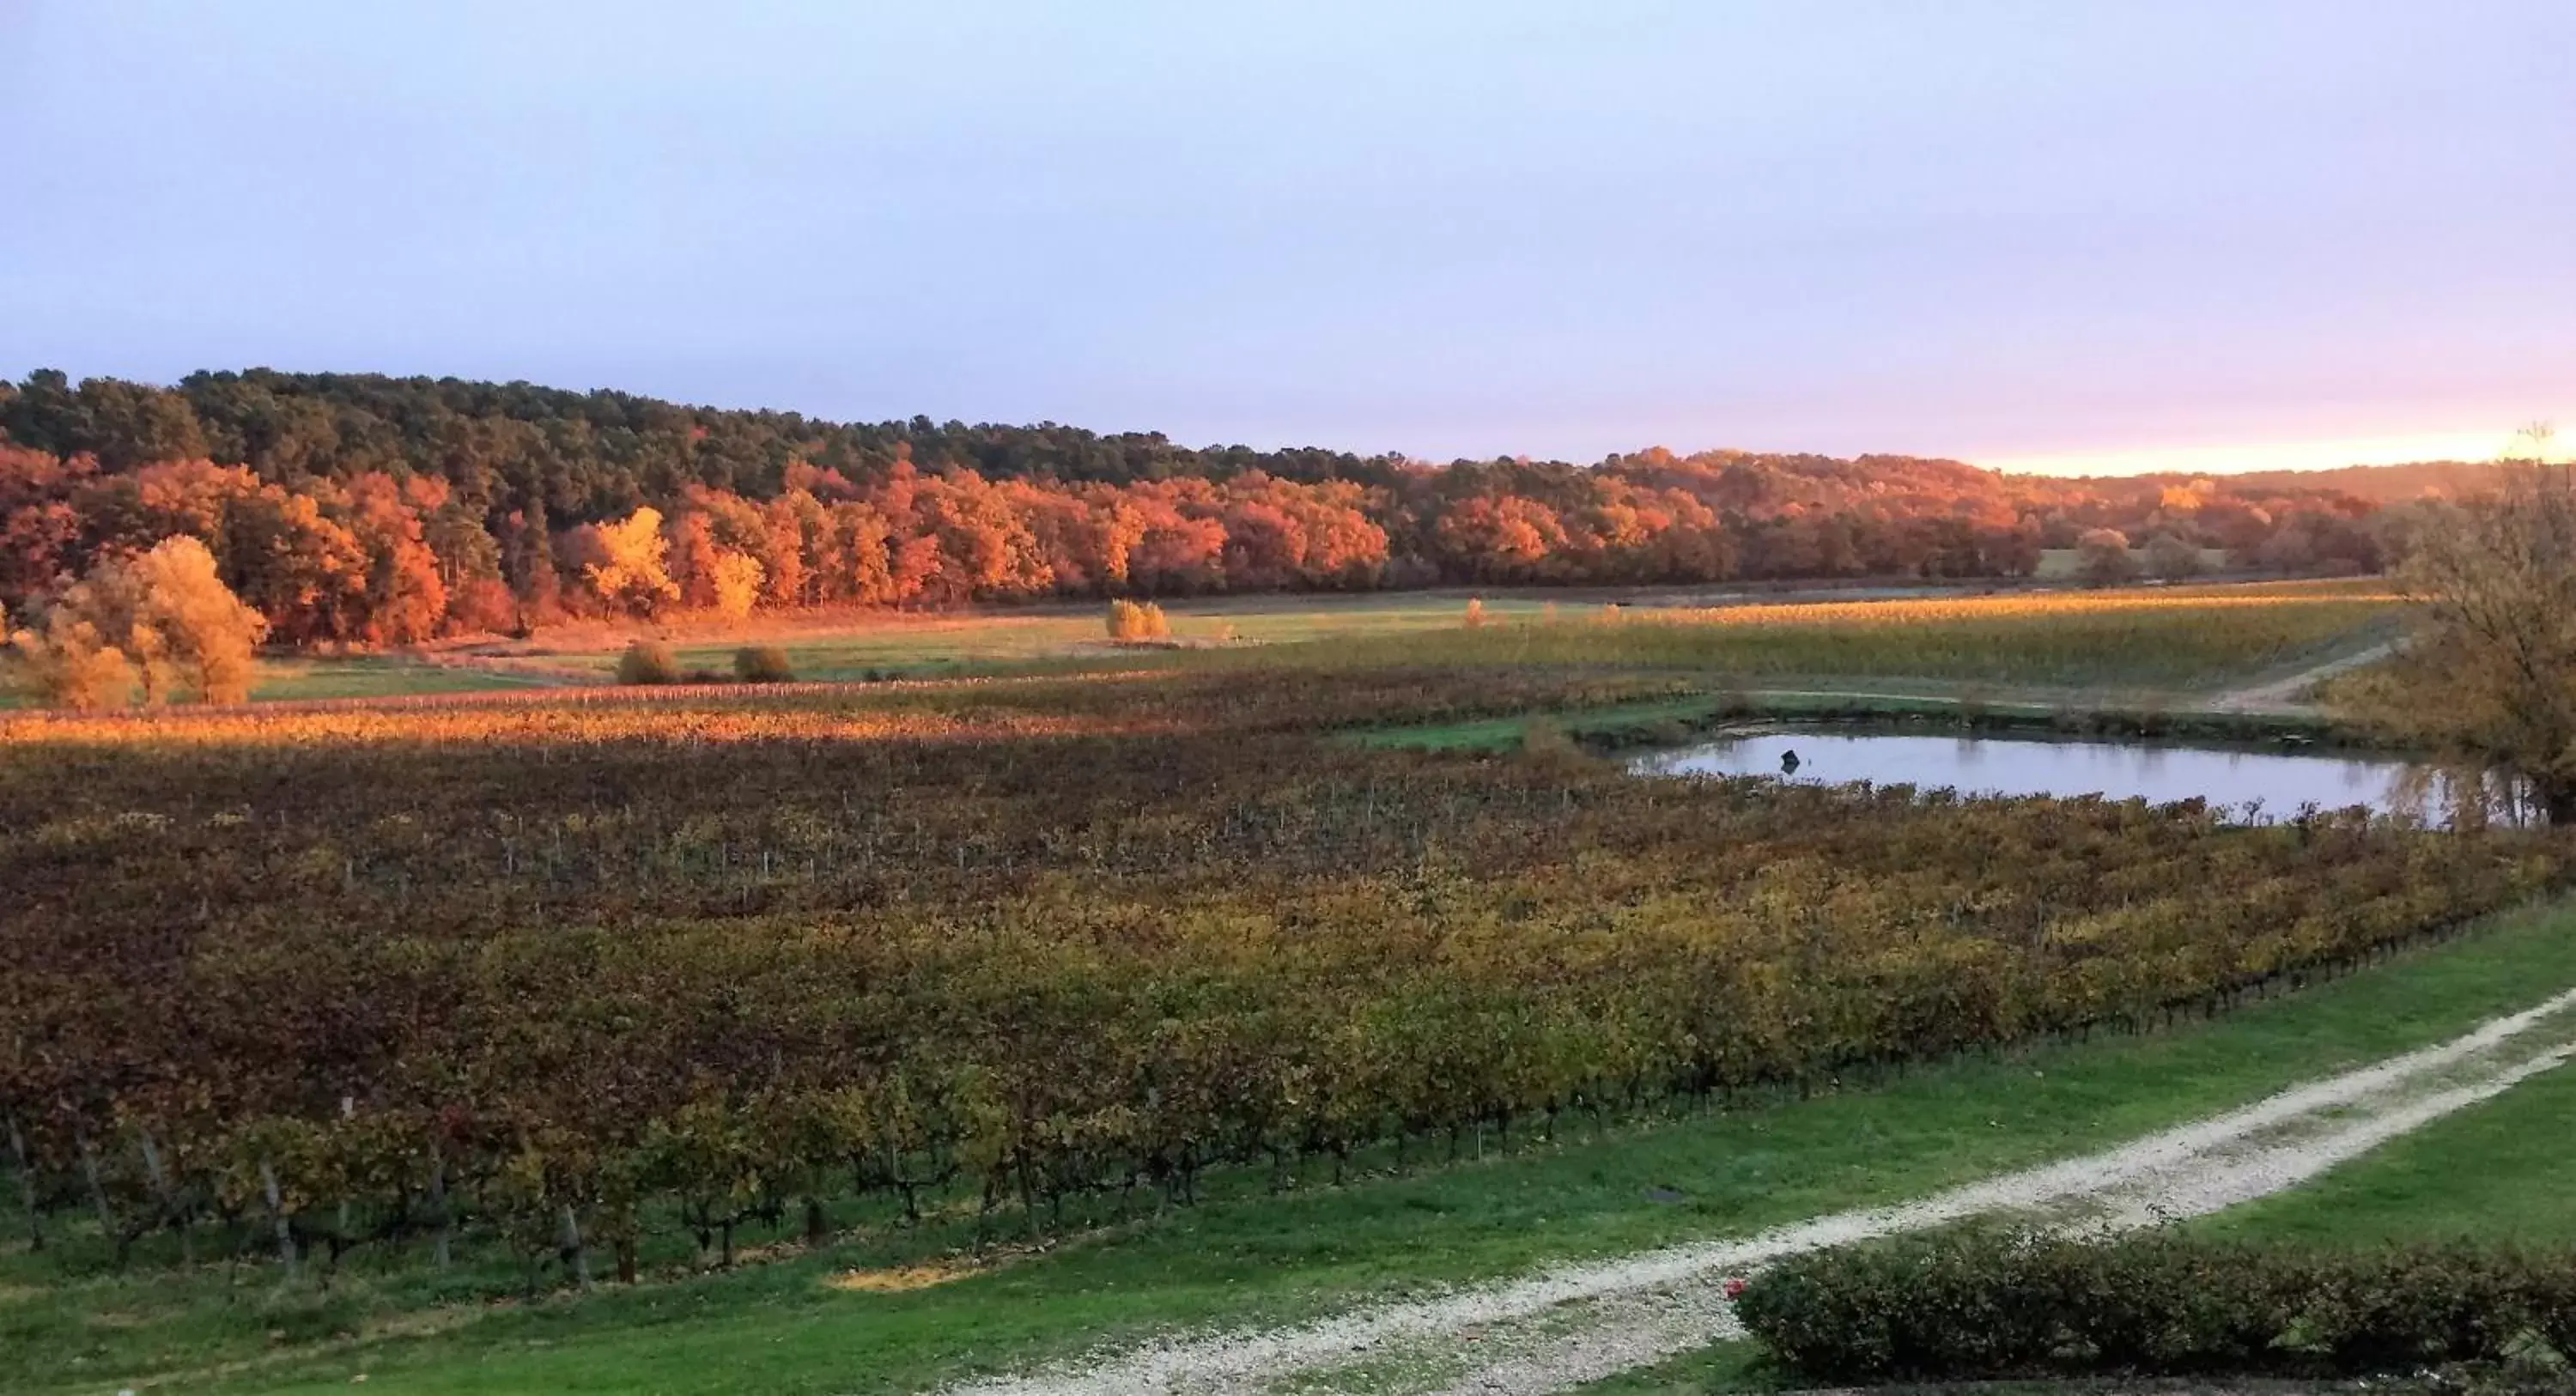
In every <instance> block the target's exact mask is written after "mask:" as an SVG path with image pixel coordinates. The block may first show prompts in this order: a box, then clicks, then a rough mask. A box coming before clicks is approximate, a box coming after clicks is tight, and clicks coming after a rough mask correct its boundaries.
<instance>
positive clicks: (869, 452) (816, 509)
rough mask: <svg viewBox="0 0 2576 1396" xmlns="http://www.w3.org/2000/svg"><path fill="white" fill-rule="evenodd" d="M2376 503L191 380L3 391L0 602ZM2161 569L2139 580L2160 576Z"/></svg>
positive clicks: (1933, 559) (471, 616)
mask: <svg viewBox="0 0 2576 1396" xmlns="http://www.w3.org/2000/svg"><path fill="white" fill-rule="evenodd" d="M2402 514H2403V511H2402V510H2396V511H2391V510H2383V509H2382V508H2381V507H2380V506H2378V505H2376V504H2373V503H2371V502H2369V501H2367V500H2364V499H2362V498H2359V497H2356V496H2355V495H2354V494H2350V493H2345V492H2343V491H2340V490H2330V489H2322V488H2316V487H2312V486H2307V485H2303V484H2301V483H2299V482H2298V481H2297V480H2296V479H2295V478H2294V477H2293V478H2287V479H2285V478H2282V477H2268V478H2266V479H2265V480H2263V481H2262V482H2260V483H2252V484H2249V483H2240V482H2235V481H2230V480H2224V479H2221V480H2194V479H2181V478H2173V477H2166V478H2156V479H2142V480H2063V479H2054V478H2045V477H2029V476H2007V475H2002V474H1998V473H1996V472H1992V471H1987V470H1980V469H1977V468H1974V467H1971V466H1967V465H1963V464H1961V463H1959V462H1956V461H1946V460H1927V459H1918V458H1913V457H1901V456H1864V457H1860V458H1858V459H1853V460H1838V459H1833V458H1830V457H1824V456H1811V455H1757V454H1751V453H1745V452H1737V451H1717V452H1707V453H1703V454H1699V455H1693V456H1677V455H1674V454H1673V453H1671V452H1669V451H1665V450H1662V449H1660V448H1658V449H1655V450H1650V451H1645V452H1642V453H1638V454H1635V455H1626V456H1615V457H1612V458H1610V459H1608V460H1605V461H1603V462H1600V463H1599V464H1597V465H1592V466H1575V465H1570V464H1566V463H1562V462H1532V461H1527V460H1492V461H1458V462H1453V463H1451V464H1448V465H1432V464H1428V463H1424V462H1420V461H1414V460H1408V459H1405V458H1402V457H1397V456H1358V455H1352V454H1349V453H1345V452H1332V451H1320V450H1284V451H1254V450H1250V449H1247V448H1244V447H1239V446H1237V447H1215V448H1207V449H1191V448H1187V447H1181V446H1177V445H1174V444H1173V443H1171V442H1170V441H1168V440H1166V439H1165V438H1164V437H1162V436H1161V435H1159V434H1121V435H1101V434H1098V433H1094V432H1089V431H1083V430H1079V429H1076V428H1072V427H1064V426H1057V425H1054V424H1040V425H1038V426H1034V427H1007V426H990V425H978V426H969V425H966V424H964V423H959V422H949V423H933V422H931V421H929V420H928V419H926V418H918V417H916V418H914V419H913V420H911V421H909V422H888V423H876V424H843V423H833V422H823V421H817V420H813V419H809V418H806V417H802V416H799V415H797V414H794V413H780V412H748V411H724V410H717V409H712V408H703V407H687V406H681V405H678V404H673V403H667V402H660V401H656V400H653V399H650V398H640V397H635V396H631V395H628V394H624V393H614V392H594V393H586V394H584V393H571V392H563V391H558V390H553V389H546V388H538V387H534V386H530V385H527V384H507V385H502V384H489V383H469V382H460V381H456V380H431V379H421V378H413V379H395V378H385V377H378V376H371V375H333V374H285V373H276V372H270V371H267V370H256V371H252V372H248V373H201V374H197V375H194V376H191V377H189V378H188V379H186V380H184V381H183V382H181V383H180V384H179V385H178V386H177V387H174V388H164V387H157V386H152V385H146V384H137V383H128V382H122V381H119V380H114V379H98V378H93V379H88V380H85V381H83V382H81V383H79V384H77V385H74V384H72V383H71V382H70V381H69V380H67V379H66V378H65V377H64V375H62V374H60V373H58V372H52V371H41V372H37V373H34V374H31V375H30V376H29V377H28V378H27V379H26V380H25V381H23V382H20V383H15V384H11V383H6V382H0V605H6V606H8V607H10V608H11V609H12V610H13V611H15V612H20V613H23V612H24V611H25V610H27V609H29V608H31V607H33V606H36V605H38V604H39V603H41V602H42V601H44V600H45V599H46V598H48V597H50V596H52V595H53V594H55V593H56V592H58V591H59V590H60V589H62V588H63V587H65V586H67V585H68V584H69V583H70V582H71V580H72V579H74V578H77V577H79V576H82V575H84V574H85V573H87V572H88V571H89V570H90V569H91V568H92V567H94V566H95V565H97V564H98V563H99V562H100V561H102V560H109V559H113V558H115V557H118V556H122V555H127V554H133V553H139V552H142V551H144V550H147V549H149V548H151V547H153V546H154V545H156V544H158V543H160V542H162V541H163V540H164V539H167V538H169V537H172V536H182V535H184V536H188V537H194V538H197V539H199V540H201V541H203V542H204V543H205V544H206V546H207V547H208V548H209V549H210V550H211V551H212V552H213V554H214V555H215V557H216V559H217V562H218V566H219V568H220V570H221V574H222V577H223V580H224V581H225V583H226V584H227V585H228V586H230V587H231V588H232V589H233V590H234V591H235V592H237V593H238V594H240V595H241V596H242V597H243V598H244V599H245V600H247V601H249V603H250V604H251V605H252V606H254V607H255V608H257V609H258V610H259V611H260V613H261V614H262V615H263V616H264V617H265V618H266V620H267V622H268V626H269V634H270V636H271V638H272V639H275V640H278V641H282V642H286V643H290V644H312V643H324V642H331V643H354V644H404V643H413V642H417V641H421V640H425V639H429V638H432V637H435V636H438V635H441V634H448V633H459V632H465V633H471V632H479V631H494V630H509V629H520V628H525V627H528V626H533V625H540V624H545V623H548V622H550V621H552V620H554V619H557V618H559V617H561V616H565V615H585V614H592V615H652V614H656V613H659V612H662V611H666V610H674V609H701V610H716V611H728V612H735V613H741V612H746V611H749V610H752V609H756V608H775V609H793V608H800V607H813V606H832V605H847V606H946V605H953V604H957V603H961V602H965V601H974V600H983V601H1010V600H1025V599H1036V598H1044V597H1103V596H1136V597H1168V596H1186V595H1194V594H1204V593H1214V592H1242V591H1279V590H1320V589H1358V588H1380V587H1415V586H1427V585H1436V584H1576V585H1581V584H1590V585H1618V584H1637V583H1670V584H1692V583H1705V582H1714V581H1722V580H1729V579H1736V578H1748V579H1799V578H1820V579H1821V578H1838V577H1865V576H1867V577H1898V576H1906V577H1926V578H1979V577H1992V578H2009V577H2021V576H2027V575H2029V574H2031V573H2032V572H2033V571H2034V570H2035V569H2036V568H2037V567H2038V565H2039V561H2040V557H2041V554H2042V552H2043V551H2044V550H2047V549H2052V548H2075V547H2077V546H2079V544H2082V545H2085V546H2087V547H2088V548H2090V549H2091V550H2092V551H2093V552H2094V553H2096V554H2099V553H2101V552H2102V551H2103V550H2104V549H2105V548H2117V547H2120V546H2127V545H2134V546H2139V547H2146V546H2147V545H2149V544H2151V543H2152V544H2158V545H2161V546H2160V547H2159V548H2156V549H2151V550H2150V551H2149V553H2148V557H2149V559H2150V562H2151V564H2152V565H2155V566H2157V567H2160V568H2162V569H2164V570H2168V571H2181V570H2187V569H2189V568H2194V567H2197V565H2198V557H2199V550H2202V549H2224V550H2226V551H2227V552H2228V553H2229V554H2230V556H2231V557H2232V558H2234V559H2235V560H2237V561H2238V562H2240V563H2242V564H2243V565H2246V566H2249V567H2259V568H2262V569H2265V570H2268V571H2275V572H2285V573H2316V572H2323V573H2350V572H2367V571H2375V570H2377V569H2378V568H2379V567H2380V566H2381V564H2382V562H2383V561H2384V558H2385V555H2386V552H2387V550H2388V548H2389V547H2390V546H2391V544H2392V541H2393V539H2394V537H2395V536H2396V535H2398V534H2401V533H2402V531H2403V519H2402ZM2159 559H2161V561H2159Z"/></svg>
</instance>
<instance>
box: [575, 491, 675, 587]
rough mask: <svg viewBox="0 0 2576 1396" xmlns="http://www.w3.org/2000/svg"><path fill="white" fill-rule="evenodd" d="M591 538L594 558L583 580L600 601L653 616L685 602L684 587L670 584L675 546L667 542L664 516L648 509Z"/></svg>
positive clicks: (594, 529)
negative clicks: (676, 603)
mask: <svg viewBox="0 0 2576 1396" xmlns="http://www.w3.org/2000/svg"><path fill="white" fill-rule="evenodd" d="M589 532H590V538H589V540H588V541H589V542H590V544H591V548H590V552H591V554H592V555H591V557H590V559H589V561H588V562H586V563H585V564H584V565H583V567H582V577H583V579H584V580H585V581H587V582H589V583H590V589H591V590H592V591H594V592H597V593H598V594H599V599H600V600H602V601H605V602H607V603H609V604H610V605H612V606H617V607H621V608H623V609H625V610H629V611H633V612H636V613H638V614H650V613H652V612H654V611H657V610H659V609H661V608H662V607H664V606H667V605H669V604H671V603H672V602H674V601H677V600H679V599H680V586H679V583H677V582H674V581H672V580H671V569H670V558H671V543H670V540H669V539H667V538H665V537H663V536H662V511H661V510H659V509H655V508H653V507H651V506H650V505H647V506H645V507H644V508H641V509H638V510H636V511H635V512H634V513H632V514H629V515H627V516H626V517H625V518H623V519H620V520H618V521H617V522H615V523H604V524H597V525H594V526H592V528H591V529H590V530H589Z"/></svg>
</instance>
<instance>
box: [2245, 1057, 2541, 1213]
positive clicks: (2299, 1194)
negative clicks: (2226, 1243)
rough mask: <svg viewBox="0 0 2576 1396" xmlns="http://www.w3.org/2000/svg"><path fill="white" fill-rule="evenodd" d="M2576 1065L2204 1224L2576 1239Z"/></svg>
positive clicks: (2537, 1079)
mask: <svg viewBox="0 0 2576 1396" xmlns="http://www.w3.org/2000/svg"><path fill="white" fill-rule="evenodd" d="M2572 1129H2576V1066H2562V1067H2560V1068H2558V1069H2557V1070H2555V1071H2551V1072H2548V1073H2545V1074H2543V1075H2541V1076H2537V1077H2534V1078H2533V1079H2531V1080H2529V1081H2525V1082H2523V1083H2522V1084H2521V1085H2519V1086H2516V1087H2514V1088H2513V1089H2512V1090H2510V1091H2507V1092H2506V1093H2504V1094H2503V1095H2501V1096H2498V1097H2496V1098H2495V1099H2493V1100H2490V1101H2486V1102H2484V1103H2482V1104H2479V1105H2475V1106H2472V1107H2470V1108H2469V1109H2466V1110H2463V1111H2461V1112H2460V1113H2458V1114H2456V1115H2452V1116H2450V1117H2449V1118H2447V1119H2442V1120H2436V1121H2435V1122H2433V1123H2432V1124H2430V1125H2427V1126H2425V1127H2424V1128H2423V1129H2421V1130H2418V1131H2417V1132H2415V1133H2413V1134H2410V1135H2407V1136H2406V1137H2404V1138H2402V1139H2397V1140H2394V1141H2392V1142H2390V1143H2388V1144H2385V1145H2382V1146H2381V1147H2380V1148H2378V1149H2376V1150H2374V1151H2373V1152H2371V1153H2370V1154H2368V1155H2366V1156H2364V1157H2362V1158H2359V1159H2356V1160H2354V1161H2353V1162H2351V1163H2348V1164H2345V1165H2344V1166H2343V1167H2341V1168H2338V1169H2336V1170H2334V1171H2333V1172H2332V1173H2329V1174H2327V1175H2326V1176H2325V1177H2323V1178H2320V1179H2318V1180H2317V1181H2316V1182H2314V1183H2311V1184H2309V1185H2308V1186H2306V1187H2303V1188H2299V1189H2297V1190H2295V1191H2292V1192H2286V1193H2282V1194H2279V1195H2278V1196H2275V1197H2268V1198H2265V1199H2263V1200H2261V1201H2259V1202H2253V1203H2248V1204H2247V1205H2245V1206H2243V1207H2239V1208H2235V1209H2233V1210H2231V1211H2227V1212H2222V1213H2219V1214H2218V1215H2216V1216H2213V1217H2210V1218H2208V1219H2206V1220H2204V1221H2201V1222H2198V1223H2195V1225H2198V1226H2200V1227H2202V1228H2204V1229H2206V1230H2208V1231H2211V1232H2213V1233H2217V1234H2221V1235H2229V1236H2239V1237H2246V1238H2255V1239H2275V1238H2277V1239H2281V1240H2286V1241H2297V1242H2300V1243H2303V1244H2308V1245H2337V1246H2343V1245H2350V1246H2369V1245H2376V1244H2380V1243H2383V1242H2391V1241H2440V1240H2455V1239H2458V1238H2461V1237H2468V1238H2472V1239H2476V1240H2483V1241H2510V1242H2520V1243H2526V1244H2553V1243H2566V1242H2570V1241H2576V1155H2571V1154H2570V1152H2569V1149H2568V1145H2569V1143H2570V1142H2571V1140H2576V1133H2571V1130H2572Z"/></svg>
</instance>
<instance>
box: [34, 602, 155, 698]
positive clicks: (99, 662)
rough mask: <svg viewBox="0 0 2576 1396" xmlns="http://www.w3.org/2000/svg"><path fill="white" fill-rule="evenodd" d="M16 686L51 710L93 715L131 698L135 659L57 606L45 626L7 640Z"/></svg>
mask: <svg viewBox="0 0 2576 1396" xmlns="http://www.w3.org/2000/svg"><path fill="white" fill-rule="evenodd" d="M9 649H10V652H11V653H12V654H13V655H15V656H16V657H17V663H16V664H15V666H13V667H14V668H15V669H16V671H17V672H16V674H15V675H14V676H13V677H15V679H16V680H17V684H16V686H17V687H20V688H22V689H23V690H24V691H25V692H26V693H27V695H28V696H29V697H31V698H34V699H35V700H36V701H37V702H39V703H43V704H45V705H46V706H48V707H55V708H70V709H73V710H74V711H77V712H95V711H98V710H100V709H103V708H121V707H124V706H125V705H126V704H127V703H129V702H131V701H132V700H133V694H134V683H135V673H134V664H133V661H131V660H129V659H127V658H126V657H125V652H124V651H123V650H120V649H118V648H117V647H116V646H114V645H112V644H109V643H108V641H107V638H106V637H105V636H103V635H101V634H99V631H98V627H97V626H95V625H93V624H91V623H90V622H88V621H86V620H82V619H81V618H79V617H78V616H76V615H74V614H73V613H72V612H70V611H68V610H66V609H64V608H62V607H59V606H58V607H56V608H54V609H53V610H52V611H51V612H49V613H47V615H46V617H45V619H44V622H43V624H42V625H41V626H29V627H26V628H23V629H20V630H18V631H15V632H14V633H12V634H11V635H10V636H9Z"/></svg>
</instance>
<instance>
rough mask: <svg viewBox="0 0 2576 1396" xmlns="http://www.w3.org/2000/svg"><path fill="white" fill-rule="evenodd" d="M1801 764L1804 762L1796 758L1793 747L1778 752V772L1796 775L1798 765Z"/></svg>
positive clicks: (1785, 774)
mask: <svg viewBox="0 0 2576 1396" xmlns="http://www.w3.org/2000/svg"><path fill="white" fill-rule="evenodd" d="M1803 764H1805V763H1804V762H1801V761H1800V760H1799V759H1798V753H1797V751H1796V749H1795V748H1792V749H1790V750H1788V751H1784V752H1782V753H1780V774H1782V775H1784V776H1794V775H1796V774H1797V773H1798V767H1799V766H1801V765H1803Z"/></svg>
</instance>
